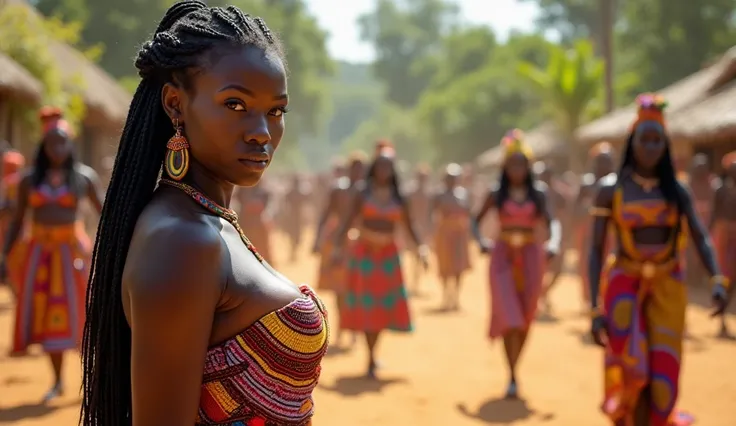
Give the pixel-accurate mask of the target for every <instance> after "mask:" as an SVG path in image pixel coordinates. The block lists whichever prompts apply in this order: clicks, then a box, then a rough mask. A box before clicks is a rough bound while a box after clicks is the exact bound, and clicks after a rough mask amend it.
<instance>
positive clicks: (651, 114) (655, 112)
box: [631, 93, 669, 132]
mask: <svg viewBox="0 0 736 426" xmlns="http://www.w3.org/2000/svg"><path fill="white" fill-rule="evenodd" d="M636 104H637V105H638V107H639V110H638V111H637V117H636V120H634V123H633V124H632V125H631V131H632V132H633V131H634V130H636V128H637V127H638V126H639V125H640V124H642V123H644V122H647V121H653V122H655V123H659V125H661V126H662V129H664V128H666V127H667V123H666V121H665V118H664V110H665V109H666V108H667V106H668V105H669V104H668V103H667V101H666V100H665V99H664V97H662V96H661V95H658V94H656V93H643V94H641V95H639V96H637V97H636Z"/></svg>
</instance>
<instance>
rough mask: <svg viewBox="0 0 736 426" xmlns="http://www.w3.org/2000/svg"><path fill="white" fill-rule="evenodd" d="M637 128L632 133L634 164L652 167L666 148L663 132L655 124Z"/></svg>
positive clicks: (646, 167)
mask: <svg viewBox="0 0 736 426" xmlns="http://www.w3.org/2000/svg"><path fill="white" fill-rule="evenodd" d="M645 126H646V127H645V128H642V129H638V130H637V131H636V132H635V133H634V140H633V144H632V149H633V152H634V160H635V161H636V164H638V165H639V166H640V167H643V168H645V169H653V168H654V167H656V166H657V164H659V161H660V160H661V159H662V156H663V155H664V152H665V149H667V141H666V139H665V136H664V133H663V132H662V131H661V130H659V129H658V128H657V126H648V125H646V124H645Z"/></svg>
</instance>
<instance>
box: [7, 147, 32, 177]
mask: <svg viewBox="0 0 736 426" xmlns="http://www.w3.org/2000/svg"><path fill="white" fill-rule="evenodd" d="M25 165H26V159H25V157H23V154H21V153H20V152H18V151H8V152H6V153H5V154H3V175H4V176H9V175H12V174H13V173H15V172H17V171H18V170H20V169H21V168H23V166H25Z"/></svg>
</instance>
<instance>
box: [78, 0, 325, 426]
mask: <svg viewBox="0 0 736 426" xmlns="http://www.w3.org/2000/svg"><path fill="white" fill-rule="evenodd" d="M136 67H137V68H138V70H139V73H140V76H141V77H142V80H141V82H140V84H139V86H138V89H137V90H136V93H135V96H134V97H133V101H132V104H131V107H130V112H129V114H128V119H127V122H126V125H125V128H124V130H123V135H122V138H121V141H120V148H119V150H118V153H117V157H116V160H115V167H114V169H113V172H112V179H111V181H110V186H109V188H108V193H107V200H106V203H105V206H104V209H103V212H102V217H101V220H100V226H99V229H98V233H97V241H96V243H95V250H94V259H93V269H92V273H91V276H90V283H89V291H88V294H87V299H88V300H87V303H88V308H87V323H86V326H85V334H84V348H83V363H84V381H83V384H84V395H83V401H82V418H81V423H82V424H83V425H85V426H89V425H100V426H121V425H122V426H127V425H135V426H153V425H172V426H184V425H187V426H191V425H193V424H195V425H225V424H227V425H234V424H241V425H249V426H250V425H290V426H297V425H298V426H305V425H309V424H311V420H310V419H311V417H312V413H313V401H312V395H311V394H312V390H313V389H314V387H315V386H316V384H317V379H318V376H319V371H320V363H321V359H322V356H323V354H324V353H325V350H326V346H327V339H328V332H329V329H328V326H327V323H326V318H325V317H326V313H325V310H324V307H323V305H322V303H321V302H320V301H319V300H318V299H317V298H316V296H314V294H313V292H312V291H311V290H310V289H309V288H307V287H306V286H302V287H297V286H296V285H294V284H293V283H291V282H290V281H288V280H287V279H286V278H285V277H283V276H282V275H280V274H279V273H277V272H276V271H274V270H273V268H271V267H270V266H269V265H268V264H267V263H266V262H265V261H264V260H263V258H262V257H261V256H260V255H259V254H258V251H257V250H256V248H255V247H253V245H252V244H250V242H249V240H248V239H247V237H246V236H245V235H244V234H243V233H242V229H241V228H240V226H239V225H238V218H237V216H236V215H235V213H234V212H233V211H232V210H230V209H229V208H228V207H227V206H228V204H229V203H230V200H231V198H232V193H233V187H234V186H235V185H239V186H253V185H255V184H256V183H258V181H259V180H260V178H261V175H262V174H263V172H264V171H265V169H266V168H267V167H268V165H269V164H270V162H271V160H272V158H273V155H274V151H275V149H276V148H277V147H278V145H279V143H280V142H281V139H282V136H283V133H284V113H285V112H286V108H287V103H288V98H287V91H286V69H285V67H286V65H285V61H284V54H283V51H282V48H281V46H280V43H279V41H278V40H277V39H276V38H275V37H274V36H273V35H272V34H271V32H270V31H269V30H268V28H267V27H266V24H265V23H264V22H263V21H262V20H261V19H260V18H254V17H251V16H248V15H246V14H244V13H243V12H241V11H240V10H239V9H237V8H234V7H228V8H216V7H213V8H209V7H207V6H206V5H205V4H204V3H203V2H201V1H182V2H178V3H176V4H174V5H173V6H172V7H171V8H170V9H169V10H168V12H167V13H166V15H165V16H164V18H163V20H162V21H161V23H160V24H159V26H158V28H157V30H156V33H155V34H154V36H153V39H152V40H151V41H149V42H147V43H146V44H144V46H143V47H142V49H141V51H140V52H139V53H138V58H137V60H136ZM167 140H168V143H167ZM162 166H163V171H162V170H161V169H162ZM159 174H160V175H159ZM159 176H160V178H159Z"/></svg>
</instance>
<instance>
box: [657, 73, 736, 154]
mask: <svg viewBox="0 0 736 426" xmlns="http://www.w3.org/2000/svg"><path fill="white" fill-rule="evenodd" d="M669 127H670V133H671V134H672V136H673V137H674V138H677V139H687V140H689V141H691V142H692V143H695V144H698V143H705V142H707V143H713V142H718V141H724V140H727V139H730V140H735V139H736V80H734V81H732V82H731V83H729V84H727V85H726V86H725V87H723V88H722V89H721V90H720V91H718V92H717V93H715V94H714V95H713V96H711V97H709V98H707V99H705V100H704V101H702V102H700V103H697V104H695V105H693V106H691V107H689V108H686V109H684V110H682V111H680V112H679V113H677V114H675V115H674V116H673V117H672V119H671V120H670V126H669Z"/></svg>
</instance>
